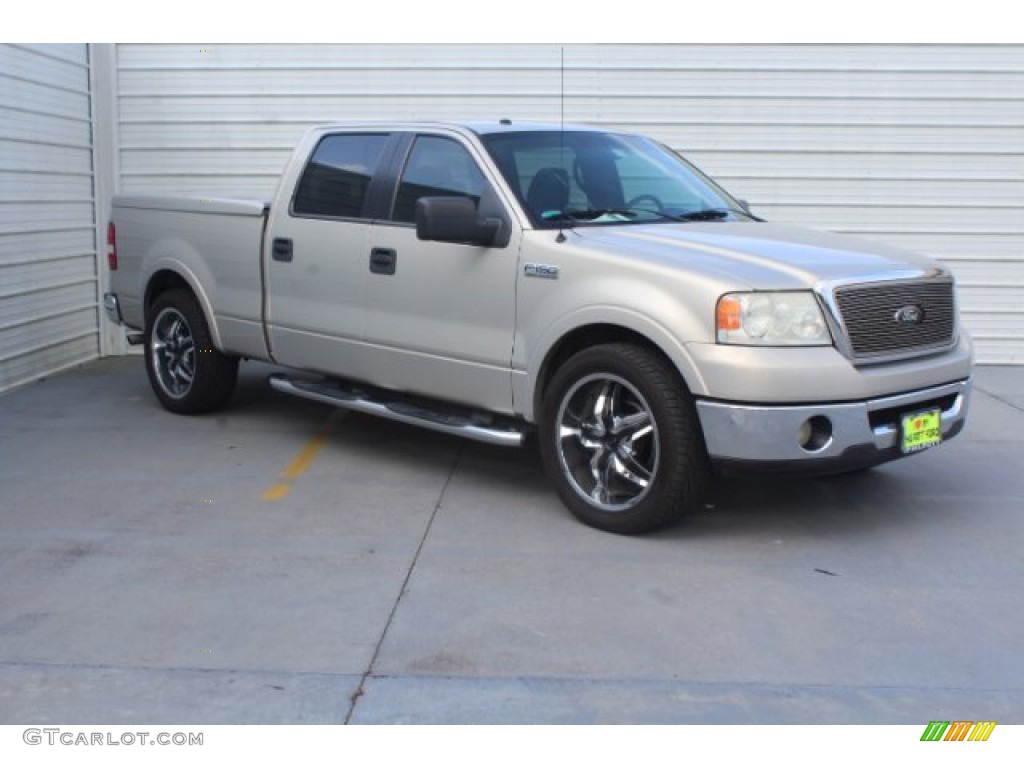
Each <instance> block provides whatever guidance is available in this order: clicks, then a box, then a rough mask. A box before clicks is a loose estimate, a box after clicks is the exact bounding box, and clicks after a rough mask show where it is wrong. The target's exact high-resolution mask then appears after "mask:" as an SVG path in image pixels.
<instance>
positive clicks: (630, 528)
mask: <svg viewBox="0 0 1024 768" xmlns="http://www.w3.org/2000/svg"><path fill="white" fill-rule="evenodd" d="M601 374H604V375H609V376H612V377H615V378H617V379H621V380H622V381H625V382H628V383H629V385H630V386H631V387H633V388H634V389H635V390H636V391H637V392H638V393H639V394H640V395H641V396H642V397H643V399H644V401H645V402H646V406H647V408H648V410H649V411H650V413H651V416H652V418H653V421H654V423H655V428H656V429H657V435H658V462H657V467H656V470H655V474H654V478H653V480H652V481H651V486H650V488H649V489H648V490H647V491H646V493H645V494H644V495H643V496H642V497H641V498H640V499H639V500H638V501H637V502H636V503H635V504H633V505H632V506H630V507H628V508H626V509H623V510H619V511H607V510H603V509H601V508H600V507H597V506H595V505H593V504H591V503H589V502H588V500H587V499H586V498H585V496H583V495H582V494H581V493H580V492H579V491H577V489H576V487H575V485H574V484H573V483H572V482H571V481H570V480H569V479H568V478H567V477H566V473H565V469H564V467H563V463H562V457H561V448H560V445H559V439H560V438H559V426H560V425H559V411H560V409H561V407H562V403H563V400H564V399H565V397H566V395H567V394H568V392H569V391H570V390H572V389H573V388H574V387H575V386H576V384H577V383H578V382H580V381H582V380H583V379H585V378H587V377H590V376H594V375H601ZM695 429H696V419H695V414H694V412H693V408H692V401H691V400H690V398H689V394H688V393H687V392H686V390H685V387H683V385H682V382H681V381H680V379H679V377H678V375H677V374H676V373H675V371H674V370H673V369H672V368H670V366H669V364H668V363H667V362H665V361H664V360H663V359H662V358H661V357H660V356H659V355H657V354H656V353H654V352H652V351H651V350H648V349H646V348H644V347H640V346H637V345H632V344H608V345H601V346H597V347H591V348H589V349H586V350H583V351H581V352H579V353H577V354H576V355H574V356H573V357H572V358H570V359H569V360H568V361H567V362H566V363H565V364H563V365H562V367H561V368H559V370H558V371H557V372H556V373H555V374H554V376H553V377H552V379H551V382H550V384H549V386H548V387H547V390H546V392H545V396H544V399H543V403H542V411H541V419H540V434H539V435H538V441H539V444H540V452H541V458H542V461H543V463H544V468H545V471H546V473H547V474H548V477H549V478H550V479H551V480H552V482H553V483H554V484H555V487H556V490H557V491H558V495H559V497H560V498H561V500H562V502H563V503H564V504H565V505H566V506H567V507H568V508H569V510H570V511H571V512H572V513H573V514H574V515H575V516H576V517H577V518H578V519H580V520H581V521H582V522H584V523H586V524H587V525H590V526H592V527H595V528H599V529H601V530H605V531H610V532H612V533H625V534H633V533H643V532H647V531H652V530H655V529H658V528H663V527H665V526H667V525H671V524H673V523H675V522H677V521H678V520H679V519H680V518H681V517H682V516H684V515H685V513H686V512H689V511H691V510H692V508H693V507H694V506H695V505H696V503H697V501H698V500H699V497H700V495H701V494H702V492H703V486H704V481H705V473H706V466H705V455H704V452H703V439H702V438H701V436H700V435H699V430H696V432H695Z"/></svg>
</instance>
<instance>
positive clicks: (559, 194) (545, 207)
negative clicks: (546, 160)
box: [526, 168, 569, 218]
mask: <svg viewBox="0 0 1024 768" xmlns="http://www.w3.org/2000/svg"><path fill="white" fill-rule="evenodd" d="M568 204H569V174H568V172H567V171H566V170H565V169H564V168H541V169H540V170H539V171H537V173H536V174H535V175H534V177H533V180H532V181H531V182H530V188H529V189H528V190H527V191H526V206H527V207H528V208H529V209H530V212H531V213H533V214H534V215H535V216H536V217H537V218H543V216H544V213H545V212H547V211H563V210H565V207H566V206H567V205H568Z"/></svg>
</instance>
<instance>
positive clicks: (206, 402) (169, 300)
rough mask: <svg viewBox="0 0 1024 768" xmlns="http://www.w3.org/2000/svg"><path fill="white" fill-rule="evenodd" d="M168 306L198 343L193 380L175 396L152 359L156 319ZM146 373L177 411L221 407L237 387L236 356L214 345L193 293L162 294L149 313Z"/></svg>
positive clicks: (165, 403) (160, 395)
mask: <svg viewBox="0 0 1024 768" xmlns="http://www.w3.org/2000/svg"><path fill="white" fill-rule="evenodd" d="M167 309H173V310H174V311H176V312H177V313H178V314H179V315H180V316H181V317H182V319H183V320H184V322H185V324H186V325H187V326H188V329H189V332H190V334H191V336H192V343H193V345H194V347H195V364H194V372H193V380H192V383H191V385H190V386H189V388H188V391H187V392H185V394H183V395H181V396H179V397H175V396H174V395H172V394H171V393H169V392H167V390H166V389H164V387H163V384H162V383H161V381H160V380H159V376H158V373H157V371H156V370H155V368H154V362H153V334H154V333H155V330H156V322H157V319H158V318H159V317H160V315H161V313H163V312H164V311H165V310H167ZM145 357H146V373H147V374H148V376H149V383H150V386H151V387H152V389H153V393H154V394H155V395H156V397H157V399H158V400H159V401H160V403H161V404H162V405H163V406H164V408H166V409H167V410H169V411H172V412H174V413H185V414H191V413H202V412H206V411H211V410H214V409H216V408H219V407H220V406H222V405H223V404H224V402H225V401H226V400H227V398H228V397H230V395H231V392H232V391H233V390H234V386H235V380H236V377H237V372H238V361H237V359H236V358H232V357H228V356H226V355H223V354H222V353H220V352H219V351H218V350H216V349H214V348H213V341H212V339H211V334H210V330H209V326H208V325H207V322H206V318H205V316H204V315H203V312H202V310H201V309H200V307H199V304H198V302H197V301H196V299H195V298H194V297H193V296H192V294H191V293H189V292H188V291H185V290H181V289H177V290H172V291H167V292H166V293H163V294H161V295H160V296H158V297H157V298H156V300H155V301H154V302H153V304H152V306H151V307H150V308H149V311H148V312H147V315H146V334H145Z"/></svg>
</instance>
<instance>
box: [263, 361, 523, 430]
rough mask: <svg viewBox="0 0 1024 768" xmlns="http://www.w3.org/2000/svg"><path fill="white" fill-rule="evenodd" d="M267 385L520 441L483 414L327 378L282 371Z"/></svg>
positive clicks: (406, 420) (374, 412) (436, 426)
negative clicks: (383, 396)
mask: <svg viewBox="0 0 1024 768" xmlns="http://www.w3.org/2000/svg"><path fill="white" fill-rule="evenodd" d="M269 381H270V386H271V387H273V388H274V389H276V390H277V391H278V392H284V393H286V394H289V395H295V396H296V397H304V398H306V399H307V400H315V401H317V402H318V403H327V404H328V405H334V406H337V407H339V408H346V409H348V410H350V411H358V412H359V413H368V414H370V415H371V416H381V417H383V418H385V419H391V420H392V421H400V422H402V423H403V424H413V425H415V426H418V427H426V428H427V429H433V430H435V431H437V432H445V433H447V434H449V435H458V436H459V437H465V438H467V439H469V440H476V441H479V442H482V443H490V444H491V445H501V446H506V447H509V448H516V447H519V446H520V445H522V444H523V438H524V437H525V432H524V430H523V429H522V428H520V427H517V426H516V425H514V424H511V423H509V424H501V423H500V422H498V421H497V420H495V419H492V418H491V417H489V416H486V415H480V416H470V415H465V416H464V415H460V414H457V413H451V412H448V411H443V410H440V409H436V410H435V409H433V408H427V407H424V406H421V405H417V404H415V403H407V402H402V401H401V400H395V401H393V402H384V401H382V400H377V399H374V398H373V396H372V395H370V394H369V393H367V392H363V391H361V390H358V389H346V388H345V387H343V386H341V385H339V384H337V383H334V382H330V381H312V380H309V379H293V378H291V377H289V376H287V375H286V374H283V373H275V374H272V375H271V376H270V379H269Z"/></svg>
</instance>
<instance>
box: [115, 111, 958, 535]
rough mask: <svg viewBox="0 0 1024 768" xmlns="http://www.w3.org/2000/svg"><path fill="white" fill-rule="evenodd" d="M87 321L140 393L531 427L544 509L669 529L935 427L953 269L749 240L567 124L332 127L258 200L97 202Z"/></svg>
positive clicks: (641, 144) (744, 224)
mask: <svg viewBox="0 0 1024 768" xmlns="http://www.w3.org/2000/svg"><path fill="white" fill-rule="evenodd" d="M111 219H112V221H111V226H110V232H109V238H108V239H109V247H110V253H109V260H110V266H111V272H110V292H109V293H108V294H106V296H105V307H106V310H107V312H108V314H109V316H110V317H111V318H112V319H113V320H114V321H115V322H118V323H122V324H124V325H125V326H127V327H128V328H129V329H130V333H129V339H130V340H131V341H133V342H135V343H144V344H145V360H146V368H147V371H148V374H149V380H150V383H151V384H152V388H153V391H154V392H155V393H156V396H157V398H159V400H160V402H161V403H162V404H163V405H164V406H165V407H166V408H168V409H170V410H171V411H174V412H178V413H199V412H203V411H210V410H213V409H215V408H219V407H221V406H223V405H225V403H226V402H227V400H228V399H229V397H230V396H231V393H232V390H233V388H234V385H235V380H236V376H237V371H238V361H239V359H241V358H246V359H255V360H266V361H271V362H273V363H276V364H278V365H280V366H282V367H283V368H284V369H285V370H287V371H290V372H289V373H280V374H276V375H274V376H272V377H271V381H270V383H271V385H272V386H273V387H274V388H276V389H278V390H280V391H282V392H287V393H290V394H293V395H298V396H301V397H306V398H311V399H313V400H318V401H322V402H325V403H330V404H332V405H336V406H340V407H343V408H347V409H351V410H355V411H361V412H367V413H372V414H377V415H380V416H384V417H387V418H391V419H397V420H400V421H404V422H408V423H413V424H418V425H422V426H426V427H430V428H433V429H438V430H441V431H444V432H448V433H454V434H457V435H462V436H465V437H467V438H471V439H475V440H483V441H486V442H491V443H496V444H499V445H508V446H514V445H519V444H521V443H522V442H523V440H524V438H525V437H526V436H527V435H529V434H531V433H535V434H536V439H537V443H538V445H539V449H540V452H541V456H542V459H543V462H544V466H545V468H546V471H547V473H548V475H549V476H550V479H551V481H552V483H553V485H554V486H555V488H556V489H557V492H558V494H559V496H560V497H561V499H562V500H563V502H564V503H565V504H566V506H567V507H568V508H569V509H570V510H571V511H572V512H573V514H575V515H576V516H577V517H578V518H579V519H580V520H582V521H583V522H585V523H587V524H588V525H592V526H595V527H598V528H602V529H604V530H609V531H614V532H618V533H638V532H642V531H648V530H652V529H655V528H659V527H661V526H664V525H667V524H670V523H673V522H675V521H676V520H677V519H679V518H680V517H681V516H683V515H684V514H685V513H686V512H687V511H688V510H690V509H692V508H693V507H694V506H695V505H696V504H697V503H698V501H699V500H700V498H701V494H702V493H703V490H704V488H705V485H706V481H707V478H708V477H709V474H710V471H711V470H712V468H715V467H718V468H723V469H737V468H739V469H747V470H751V469H753V470H784V471H793V470H796V471H801V472H810V473H822V472H844V471H851V470H856V469H861V468H864V467H869V466H872V465H875V464H879V463H881V462H884V461H888V460H891V459H896V458H899V457H902V456H906V455H909V454H912V453H917V452H919V451H921V450H923V449H926V448H930V447H932V446H934V445H937V444H938V443H940V442H942V441H944V440H948V439H949V438H951V437H953V436H954V435H956V434H957V433H958V432H959V431H960V430H961V429H962V427H963V425H964V420H965V418H966V413H967V406H968V399H969V395H970V389H971V379H970V375H971V362H972V349H971V343H970V340H969V338H968V336H967V334H966V333H964V331H963V330H962V329H961V328H960V326H959V323H958V318H957V305H956V293H955V287H954V280H953V277H952V275H951V274H950V272H949V271H948V270H947V269H945V268H944V267H943V266H941V265H940V264H938V263H936V262H934V261H931V260H929V259H927V258H924V257H922V256H917V255H914V254H910V253H906V252H903V251H899V250H896V249H894V248H889V247H885V246H881V245H877V244H873V243H867V242H863V241H860V240H857V239H854V238H850V237H843V236H839V235H834V234H828V233H823V232H817V231H809V230H805V229H800V228H796V227H792V226H782V225H778V224H772V223H768V222H765V221H763V220H762V219H760V218H758V217H757V216H755V215H753V213H751V211H750V210H749V208H748V206H747V205H746V204H745V203H744V202H742V201H740V200H737V199H735V198H733V197H731V196H730V195H729V194H728V193H727V192H725V191H724V190H723V189H722V188H721V187H719V186H718V185H716V184H715V183H714V182H713V181H712V180H711V179H709V178H708V177H707V176H705V175H703V174H702V173H701V172H700V171H698V170H697V169H696V168H694V167H693V166H692V165H690V164H689V163H688V162H687V161H686V160H684V159H683V158H681V157H680V156H678V155H677V154H676V153H675V152H673V151H672V150H670V149H668V148H667V147H665V146H662V145H661V144H659V143H657V142H655V141H653V140H651V139H648V138H644V137H641V136H636V135H631V134H625V133H617V132H611V131H605V130H597V129H594V128H588V127H581V126H564V127H563V126H558V125H541V124H526V123H523V124H515V123H512V122H510V121H507V120H503V121H500V122H495V123H462V124H438V123H417V124H390V123H367V124H354V125H330V126H324V127H319V128H316V129H314V130H311V131H310V132H309V133H308V134H307V135H306V136H305V138H303V139H302V141H301V143H300V144H299V145H298V147H297V148H296V150H295V153H294V155H293V157H292V159H291V161H290V162H289V164H288V166H287V168H286V170H285V172H284V175H283V177H282V178H281V181H280V185H279V187H278V190H277V193H276V196H275V198H274V200H273V201H272V202H271V203H269V204H267V203H265V202H262V201H242V200H224V199H203V198H194V199H172V198H157V197H136V196H123V197H116V198H115V200H114V203H113V213H112V217H111Z"/></svg>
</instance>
